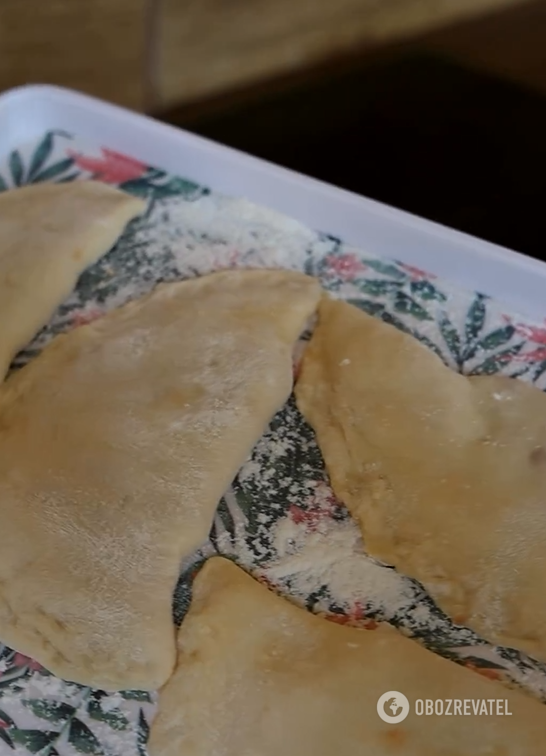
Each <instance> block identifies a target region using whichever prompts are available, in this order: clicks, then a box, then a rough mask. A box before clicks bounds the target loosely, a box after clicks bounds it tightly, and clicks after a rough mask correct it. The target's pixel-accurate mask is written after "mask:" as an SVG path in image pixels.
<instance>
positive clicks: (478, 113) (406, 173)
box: [160, 12, 546, 259]
mask: <svg viewBox="0 0 546 756" xmlns="http://www.w3.org/2000/svg"><path fill="white" fill-rule="evenodd" d="M541 29H542V31H541ZM514 33H516V35H517V38H516V39H512V37H513V35H514ZM481 34H482V37H484V39H483V40H479V41H478V42H477V43H476V44H475V46H476V47H477V48H478V49H481V48H480V45H481V47H483V45H485V46H486V47H487V45H489V46H490V48H495V49H494V52H495V54H497V55H500V56H502V55H503V54H506V55H511V56H512V58H511V59H510V60H509V61H508V62H509V63H511V64H513V65H512V68H514V67H516V68H517V64H519V60H518V58H517V56H518V55H520V56H523V58H524V57H525V54H526V51H525V45H526V40H527V38H528V37H529V38H530V39H531V42H532V45H531V42H530V43H529V48H531V47H532V46H534V47H533V50H534V59H533V62H534V64H535V69H536V68H537V66H536V63H537V61H536V50H537V46H538V47H539V48H540V50H542V53H541V55H542V59H541V60H540V61H539V63H541V64H542V66H543V72H544V80H545V82H546V12H541V15H540V17H539V18H538V19H537V18H529V19H528V23H527V24H526V23H525V20H523V21H520V26H519V28H518V29H516V32H512V31H511V30H510V24H509V19H508V21H506V22H505V24H504V27H503V29H501V30H500V31H499V29H498V28H496V29H495V28H494V27H493V28H489V30H488V27H487V26H486V27H485V33H484V31H483V29H482V31H481ZM510 35H512V37H511V36H510ZM467 37H468V35H467ZM537 40H538V41H537ZM540 40H542V42H541V41H540ZM463 41H465V37H464V36H463ZM510 41H511V43H512V44H511V45H510V44H508V43H510ZM495 46H496V47H498V48H499V51H497V50H496V47H495ZM500 48H502V49H500ZM468 57H469V62H466V61H465V59H464V58H465V56H464V54H463V55H462V56H461V55H459V56H458V59H457V60H454V59H453V57H450V56H449V55H446V54H442V53H438V52H435V51H434V50H432V51H431V45H430V44H426V43H423V44H422V45H419V44H417V45H412V47H411V49H396V50H393V51H390V52H389V51H387V53H382V55H381V56H380V57H379V59H376V60H374V59H370V57H369V56H366V57H363V58H358V56H357V57H354V58H352V59H350V60H345V61H338V62H336V63H332V64H330V65H327V66H323V67H322V68H320V69H318V70H316V71H314V72H310V73H308V74H306V75H305V76H300V77H299V78H297V77H295V78H292V79H290V78H288V79H285V80H281V81H277V82H271V83H269V84H268V85H261V86H260V87H257V88H255V89H250V90H247V91H245V92H239V93H234V94H231V95H229V96H225V97H222V98H219V99H218V100H216V101H213V102H208V103H204V104H201V105H200V106H198V107H193V108H191V107H190V108H184V109H181V110H178V111H171V112H167V113H162V114H160V115H161V117H162V118H164V119H165V120H167V121H170V122H172V123H175V124H178V125H181V126H183V127H185V128H188V129H190V130H193V131H195V132H197V133H199V134H202V135H205V136H208V137H211V138H212V139H215V140H217V141H220V142H223V143H225V144H228V145H231V146H233V147H237V148H239V149H242V150H244V151H247V152H250V153H252V154H255V155H258V156H260V157H263V158H266V159H267V160H271V161H273V162H275V163H279V164H281V165H284V166H287V167H290V168H293V169H295V170H297V171H300V172H302V173H305V174H308V175H310V176H314V177H316V178H320V179H323V180H324V181H328V182H331V183H333V184H335V185H337V186H341V187H344V188H346V189H351V190H353V191H355V192H358V193H360V194H364V195H366V196H368V197H372V198H374V199H377V200H381V201H383V202H386V203H388V204H391V205H394V206H396V207H399V208H403V209H405V210H408V211H410V212H413V213H416V214H418V215H421V216H424V217H426V218H430V219H432V220H435V221H438V222H441V223H444V224H446V225H448V226H452V227H454V228H457V229H459V230H462V231H466V232H468V233H470V234H474V235H476V236H479V237H481V238H484V239H488V240H490V241H493V242H496V243H498V244H502V245H505V246H507V247H511V248H513V249H516V250H518V251H521V252H525V253H527V254H529V255H533V256H535V257H539V258H541V259H546V247H545V244H544V234H543V226H544V221H543V218H544V205H545V202H546V87H545V89H544V92H542V91H540V89H539V87H532V86H529V85H528V83H527V81H523V82H522V81H518V80H517V78H518V77H517V76H516V77H514V76H511V77H510V76H502V75H498V74H491V73H486V72H483V71H481V70H479V67H476V66H473V65H472V60H471V59H470V58H471V56H468ZM533 74H534V76H535V78H537V74H536V73H535V71H533ZM522 78H523V79H525V77H522ZM527 78H529V77H527ZM538 78H539V84H540V83H541V82H540V70H539V72H538Z"/></svg>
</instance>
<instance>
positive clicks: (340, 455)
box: [296, 297, 546, 659]
mask: <svg viewBox="0 0 546 756" xmlns="http://www.w3.org/2000/svg"><path fill="white" fill-rule="evenodd" d="M296 398H297V402H298V406H299V408H300V410H301V411H302V412H303V414H304V416H305V417H306V419H307V420H308V421H309V422H310V424H311V425H312V426H313V428H314V429H315V431H316V433H317V439H318V443H319V445H320V448H321V450H322V453H323V455H324V460H325V462H326V466H327V468H328V472H329V475H330V479H331V482H332V486H333V488H334V491H335V492H336V494H337V495H338V496H339V497H340V499H342V500H343V501H344V502H345V504H346V505H347V506H348V508H349V509H350V510H351V512H352V513H353V514H354V516H355V517H356V518H357V520H358V521H359V523H360V525H361V527H362V532H363V535H364V540H365V545H366V548H367V551H368V552H369V553H370V554H371V555H372V556H374V557H378V558H379V559H381V560H383V561H385V562H388V563H389V564H394V565H395V566H396V567H398V568H399V569H400V570H402V571H403V572H405V573H407V574H409V575H411V576H413V577H415V578H418V579H419V580H421V581H422V583H423V584H424V585H425V587H426V588H427V589H428V590H429V591H430V592H431V594H432V596H433V597H434V598H435V599H436V600H437V602H438V604H439V605H440V606H441V607H442V608H443V609H444V610H445V611H446V612H448V613H449V614H451V615H452V617H453V618H454V619H455V621H457V622H460V623H463V624H467V625H469V626H470V627H472V628H474V629H475V630H477V631H478V632H480V633H482V634H483V636H484V637H486V638H487V639H488V640H490V641H493V642H495V643H499V644H503V645H508V646H514V647H516V648H518V649H523V650H524V651H527V652H528V653H530V654H531V655H534V656H537V657H538V658H540V659H546V601H545V595H546V395H545V394H544V393H543V392H542V391H539V390H538V389H537V388H534V387H533V386H529V385H526V384H524V383H522V382H521V381H517V380H514V379H511V378H506V377H502V376H480V377H473V378H472V377H471V378H466V377H464V376H462V375H459V374H457V373H455V372H454V371H452V370H450V369H449V368H448V367H446V366H445V365H444V364H443V362H442V361H441V360H440V359H439V357H437V356H436V355H435V354H434V353H433V352H432V351H430V350H428V349H427V348H426V347H424V346H423V345H422V344H421V343H420V342H419V341H417V340H416V339H414V338H413V337H411V336H408V335H407V334H404V333H402V332H401V331H398V330H397V329H396V328H394V327H393V326H390V325H387V324H385V323H383V322H382V321H381V320H378V319H376V318H373V317H370V316H369V315H367V314H365V313H364V312H361V311H360V310H359V309H357V308H356V307H353V306H352V305H349V304H346V303H344V302H339V301H334V300H332V299H329V298H327V297H324V299H323V300H322V302H321V305H320V308H319V322H318V325H317V328H316V329H315V332H314V334H313V337H312V339H311V342H310V344H309V347H308V349H307V350H306V352H305V355H304V359H303V364H302V367H301V372H300V377H299V381H298V384H297V386H296Z"/></svg>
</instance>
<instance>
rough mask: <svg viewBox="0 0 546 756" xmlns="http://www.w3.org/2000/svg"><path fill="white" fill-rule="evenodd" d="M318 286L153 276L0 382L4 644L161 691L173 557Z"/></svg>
mask: <svg viewBox="0 0 546 756" xmlns="http://www.w3.org/2000/svg"><path fill="white" fill-rule="evenodd" d="M319 296H320V289H319V285H318V284H317V283H316V282H315V281H314V280H313V279H311V278H309V277H307V276H304V275H302V274H300V273H293V272H289V271H268V270H261V271H258V270H246V271H226V272H220V273H215V274H212V275H210V276H206V277H203V278H198V279H192V280H190V281H185V282H181V283H173V284H165V285H163V286H159V287H158V288H157V289H156V290H155V291H154V292H153V293H152V294H151V295H149V296H147V297H144V298H143V299H140V300H138V301H135V302H132V303H130V304H128V305H126V306H124V307H122V308H120V309H119V310H116V311H114V312H112V313H110V314H108V315H106V316H105V317H103V318H102V319H100V320H97V321H95V322H94V323H92V324H90V325H88V326H83V327H81V328H78V329H76V330H74V331H71V332H70V333H68V334H67V335H65V336H59V337H57V338H56V339H55V340H54V341H53V342H52V344H51V345H50V346H48V347H46V349H45V350H44V351H43V352H42V354H41V355H40V356H39V357H37V358H36V360H34V361H32V362H31V363H30V364H29V365H27V366H26V367H25V368H23V369H22V370H21V371H19V372H18V373H16V374H15V375H14V376H13V377H12V378H10V379H8V381H7V382H6V383H5V384H4V387H3V389H2V391H0V522H1V523H2V549H0V639H1V640H2V641H4V642H5V643H7V644H8V645H9V646H11V647H13V648H16V649H17V650H19V651H21V652H23V653H25V654H27V655H29V656H31V657H33V658H35V659H37V660H38V661H39V662H41V663H42V664H43V665H44V666H45V667H47V668H48V669H49V670H51V671H52V672H54V673H55V674H57V675H58V676H60V677H64V678H66V679H69V680H75V681H76V682H80V683H83V684H86V685H91V686H93V687H96V688H104V689H122V688H140V689H155V688H157V687H159V686H160V685H162V684H163V683H164V682H165V681H166V679H167V678H168V676H169V675H170V673H171V671H172V667H173V664H174V660H175V628H174V625H173V621H172V615H171V611H172V608H171V607H172V594H173V589H174V586H175V584H176V580H177V577H178V573H179V566H180V561H181V559H182V558H183V557H185V556H188V555H189V554H190V553H191V552H192V551H194V550H195V549H196V548H197V547H198V546H199V545H200V544H201V543H202V542H203V541H204V540H205V539H206V537H207V535H208V532H209V529H210V526H211V523H212V519H213V516H214V512H215V510H216V506H217V504H218V501H219V499H220V498H221V496H222V494H223V492H224V490H225V489H226V488H227V486H228V485H229V483H230V482H231V481H232V479H233V478H234V476H235V474H236V473H237V470H238V468H239V467H240V465H242V463H243V462H244V461H245V459H246V457H247V455H248V454H249V452H250V450H251V448H252V446H253V444H254V443H255V442H256V441H257V440H258V439H259V437H260V435H261V434H262V433H263V431H264V430H265V428H266V427H267V424H268V422H269V421H270V419H271V417H272V415H273V414H274V413H275V412H276V411H277V410H278V409H279V408H280V406H281V405H282V404H283V403H284V401H285V400H286V398H287V397H288V395H289V393H290V390H291V387H292V360H291V355H292V348H293V345H294V343H295V341H296V340H297V338H298V335H299V334H300V332H301V331H302V329H303V328H304V326H305V324H306V322H307V319H308V318H309V316H310V315H312V313H313V312H314V310H315V308H316V305H317V303H318V299H319Z"/></svg>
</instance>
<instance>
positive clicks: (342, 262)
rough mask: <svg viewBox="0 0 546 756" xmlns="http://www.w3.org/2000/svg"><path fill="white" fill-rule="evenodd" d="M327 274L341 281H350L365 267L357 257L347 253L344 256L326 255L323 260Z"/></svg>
mask: <svg viewBox="0 0 546 756" xmlns="http://www.w3.org/2000/svg"><path fill="white" fill-rule="evenodd" d="M324 262H325V263H326V267H327V270H328V272H329V273H331V274H332V275H335V276H337V277H338V278H341V279H342V280H343V281H351V280H352V279H353V278H356V276H357V275H358V274H359V273H363V272H364V271H365V270H366V267H367V266H366V265H364V263H363V262H362V260H360V259H359V258H358V257H357V255H355V254H353V253H352V252H351V253H347V254H345V255H327V256H326V257H325V258H324Z"/></svg>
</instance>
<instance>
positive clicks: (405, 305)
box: [394, 291, 432, 320]
mask: <svg viewBox="0 0 546 756" xmlns="http://www.w3.org/2000/svg"><path fill="white" fill-rule="evenodd" d="M394 309H395V310H396V312H400V313H403V314H404V315H411V316H412V318H417V320H432V315H430V313H429V312H428V311H427V310H426V309H425V308H424V307H423V306H422V305H420V304H419V303H418V302H416V301H415V299H413V297H410V296H409V294H406V293H405V292H403V291H399V292H398V293H397V294H396V296H395V297H394Z"/></svg>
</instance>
